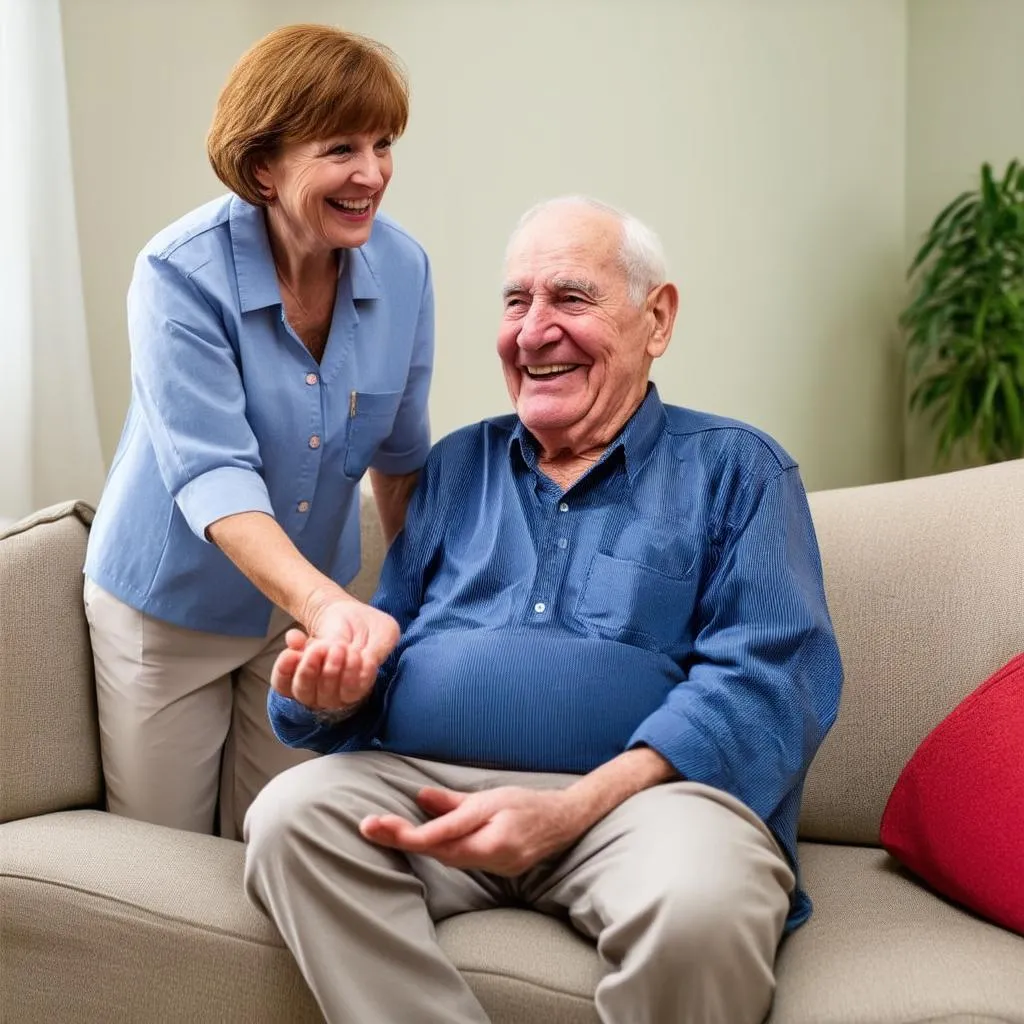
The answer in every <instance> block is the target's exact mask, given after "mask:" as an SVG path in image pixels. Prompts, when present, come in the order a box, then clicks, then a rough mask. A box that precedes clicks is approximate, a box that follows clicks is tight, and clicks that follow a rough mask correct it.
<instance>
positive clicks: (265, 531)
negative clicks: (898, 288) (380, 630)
mask: <svg viewBox="0 0 1024 1024" xmlns="http://www.w3.org/2000/svg"><path fill="white" fill-rule="evenodd" d="M206 535H207V537H208V538H209V539H210V540H211V541H212V542H213V543H214V544H216V545H217V547H219V548H220V549H221V551H223V552H224V554H225V555H227V556H228V558H230V559H231V561H232V562H234V564H235V565H236V566H237V567H238V569H239V570H240V571H241V572H242V573H243V574H244V575H245V576H246V578H247V579H248V580H249V581H250V582H251V583H252V584H253V585H254V586H255V587H256V588H257V589H258V590H260V591H261V592H262V593H264V594H265V595H266V596H267V597H269V598H270V600H271V601H273V602H274V604H276V605H277V606H278V607H279V608H283V609H284V610H285V611H286V612H289V613H291V615H293V616H294V617H295V618H296V619H297V620H298V621H299V622H301V623H302V624H303V626H305V627H306V628H307V629H311V626H310V623H311V622H312V621H314V620H315V619H316V617H317V613H318V611H320V610H321V608H322V606H323V605H324V604H325V603H330V602H333V601H355V600H356V599H355V598H354V597H351V596H350V595H349V594H347V593H346V592H345V591H344V590H343V589H342V588H341V587H339V586H338V584H337V583H335V582H334V581H333V580H332V579H331V578H330V577H329V576H325V575H324V574H323V573H322V572H320V570H319V569H317V568H316V567H315V566H313V565H312V564H311V563H310V562H308V561H307V560H306V558H305V557H304V556H303V555H302V554H301V553H300V552H299V549H298V548H297V547H296V546H295V545H294V544H293V543H292V541H291V538H289V536H288V535H287V534H286V533H285V532H284V530H282V529H281V527H280V525H279V524H278V522H277V521H276V520H275V519H273V518H271V517H270V516H268V515H266V514H264V513H263V512H239V513H237V514H235V515H230V516H225V517H224V518H223V519H218V520H217V521H216V522H213V523H210V525H209V526H208V527H207V528H206ZM357 603H358V602H357Z"/></svg>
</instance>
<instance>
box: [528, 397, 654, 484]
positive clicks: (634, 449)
mask: <svg viewBox="0 0 1024 1024" xmlns="http://www.w3.org/2000/svg"><path fill="white" fill-rule="evenodd" d="M664 426H665V406H664V405H663V404H662V401H661V396H660V395H659V394H658V389H657V387H656V386H655V385H654V383H653V382H651V383H648V385H647V395H646V397H645V398H644V400H643V401H642V402H641V403H640V406H639V408H638V409H637V410H636V412H634V413H633V415H632V416H630V418H629V419H628V420H627V421H626V425H625V426H624V427H623V428H622V430H621V431H619V435H618V437H616V438H615V440H614V441H612V443H611V444H610V445H608V447H607V449H605V452H604V454H603V455H602V456H601V458H600V460H599V462H598V465H600V463H601V462H604V461H605V460H606V459H607V458H608V457H609V456H611V455H612V454H613V453H614V452H616V451H619V450H620V449H621V451H622V454H623V457H624V459H625V462H626V476H627V477H628V479H629V482H630V483H631V484H632V483H633V481H634V480H635V479H636V475H637V473H639V472H640V469H641V467H642V466H643V464H644V463H645V462H646V461H647V458H648V456H649V455H650V454H651V452H652V451H654V446H655V445H656V444H657V442H658V438H659V437H660V436H661V432H662V430H663V429H664ZM516 448H518V450H519V454H520V455H521V456H522V459H523V462H525V463H526V465H527V466H528V467H529V468H530V469H531V470H534V471H536V469H537V442H536V440H534V437H533V435H532V434H531V433H530V432H529V430H527V429H526V427H525V426H523V421H522V420H521V419H519V418H518V417H517V418H516V425H515V428H514V429H513V431H512V435H511V437H510V438H509V451H510V452H512V451H513V450H514V449H516Z"/></svg>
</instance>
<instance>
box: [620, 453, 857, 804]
mask: <svg viewBox="0 0 1024 1024" xmlns="http://www.w3.org/2000/svg"><path fill="white" fill-rule="evenodd" d="M751 506H752V507H751V510H750V512H749V513H748V514H746V515H745V516H744V521H741V522H739V523H737V525H736V526H735V527H734V528H732V530H731V535H730V536H726V537H724V538H723V543H722V550H721V551H720V552H719V556H718V560H717V564H716V566H715V568H714V569H713V571H712V575H711V578H710V580H709V583H708V586H707V587H706V589H705V591H704V593H703V595H702V597H701V600H700V602H699V605H698V611H697V622H696V629H695V643H694V655H693V659H692V662H691V663H690V664H689V666H688V672H687V678H686V680H685V681H684V682H682V683H680V684H678V685H677V686H676V687H674V688H673V690H672V691H671V692H670V693H669V695H668V697H667V698H666V700H665V702H664V703H663V704H662V705H661V707H659V708H658V709H657V710H656V711H655V712H653V713H652V714H651V715H650V716H649V717H648V718H647V719H645V720H644V721H643V722H642V723H641V724H640V726H639V728H638V729H637V730H636V732H635V733H634V734H633V736H632V738H631V739H630V742H629V746H631V747H633V746H639V745H647V746H650V747H652V748H654V749H655V750H657V751H658V752H659V753H660V754H661V755H662V756H663V757H665V758H666V759H667V760H668V761H669V762H670V763H671V764H672V765H673V767H675V769H676V770H677V771H678V772H679V773H680V775H682V776H684V777H685V778H688V779H691V780H692V781H695V782H703V783H705V784H707V785H710V786H714V787H716V788H718V789H722V790H725V791H726V792H729V793H732V794H733V795H734V796H736V797H738V798H739V799H740V800H742V801H743V802H744V803H745V804H747V806H749V807H750V808H751V809H752V810H753V811H754V812H755V813H756V814H758V815H759V816H760V817H761V818H762V819H767V818H768V817H769V816H770V815H771V813H772V812H773V811H774V810H775V809H776V808H777V807H778V806H779V804H780V803H781V802H782V800H783V799H784V798H785V797H786V796H787V794H789V793H790V792H791V791H792V790H793V789H794V788H795V787H797V786H799V785H800V784H801V783H802V780H803V776H804V773H805V772H806V769H807V767H808V765H809V764H810V761H811V758H812V757H813V756H814V753H815V751H816V750H817V748H818V746H819V744H820V743H821V741H822V739H823V738H824V736H825V734H826V733H827V732H828V729H829V728H830V726H831V725H832V723H833V721H834V720H835V716H836V712H837V710H838V706H839V692H840V687H841V684H842V667H841V664H840V659H839V650H838V646H837V644H836V640H835V635H834V633H833V629H832V624H831V621H830V618H829V614H828V609H827V607H826V603H825V593H824V586H823V581H822V572H821V562H820V558H819V554H818V546H817V541H816V538H815V535H814V529H813V526H812V523H811V516H810V511H809V509H808V506H807V498H806V494H805V493H804V488H803V485H802V483H801V481H800V477H799V474H798V472H797V470H796V468H795V467H793V468H790V469H787V470H784V471H783V472H781V473H780V474H779V475H778V476H777V477H775V478H774V479H772V480H770V481H769V482H768V483H767V484H765V486H764V488H763V490H762V491H761V493H760V495H759V497H758V498H757V499H756V500H754V501H752V502H751Z"/></svg>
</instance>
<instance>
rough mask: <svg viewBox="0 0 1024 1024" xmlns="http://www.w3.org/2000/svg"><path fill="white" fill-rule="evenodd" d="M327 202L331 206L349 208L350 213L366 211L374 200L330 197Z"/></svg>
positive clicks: (341, 208) (342, 208)
mask: <svg viewBox="0 0 1024 1024" xmlns="http://www.w3.org/2000/svg"><path fill="white" fill-rule="evenodd" d="M327 202H329V203H330V204H331V206H336V207H337V208H338V209H339V210H347V211H348V212H349V213H366V211H367V210H368V209H369V208H370V206H371V205H372V201H371V200H369V199H328V200H327Z"/></svg>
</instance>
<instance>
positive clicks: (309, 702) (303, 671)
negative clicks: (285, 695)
mask: <svg viewBox="0 0 1024 1024" xmlns="http://www.w3.org/2000/svg"><path fill="white" fill-rule="evenodd" d="M326 657H327V645H326V644H318V643H314V644H310V645H309V646H308V647H307V648H306V649H305V651H303V652H302V655H301V660H300V662H299V667H298V668H297V669H296V670H295V675H294V676H293V677H292V696H293V697H294V698H295V699H296V700H297V701H299V703H300V704H305V705H306V707H309V708H314V707H316V706H317V697H318V695H319V694H318V691H319V683H320V675H321V673H322V671H323V667H324V659H325V658H326Z"/></svg>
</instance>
